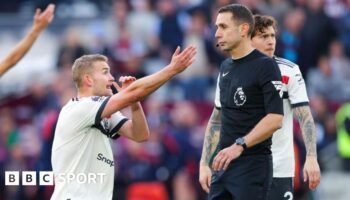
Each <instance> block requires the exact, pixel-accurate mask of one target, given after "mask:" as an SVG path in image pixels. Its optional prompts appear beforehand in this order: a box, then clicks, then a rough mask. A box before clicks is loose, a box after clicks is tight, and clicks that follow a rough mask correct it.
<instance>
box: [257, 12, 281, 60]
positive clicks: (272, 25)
mask: <svg viewBox="0 0 350 200" xmlns="http://www.w3.org/2000/svg"><path fill="white" fill-rule="evenodd" d="M254 20H255V25H254V30H253V33H252V36H251V38H252V45H253V47H254V48H256V49H258V50H259V51H261V52H262V53H264V54H266V55H268V56H269V57H272V56H273V55H274V53H275V48H276V29H277V22H276V20H275V19H274V18H273V17H271V16H267V15H254Z"/></svg>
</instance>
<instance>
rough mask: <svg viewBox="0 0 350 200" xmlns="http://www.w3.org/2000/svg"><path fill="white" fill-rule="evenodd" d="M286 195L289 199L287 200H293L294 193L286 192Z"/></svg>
mask: <svg viewBox="0 0 350 200" xmlns="http://www.w3.org/2000/svg"><path fill="white" fill-rule="evenodd" d="M284 197H287V198H288V199H286V200H293V193H291V192H290V191H288V192H286V193H284Z"/></svg>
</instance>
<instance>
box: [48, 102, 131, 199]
mask: <svg viewBox="0 0 350 200" xmlns="http://www.w3.org/2000/svg"><path fill="white" fill-rule="evenodd" d="M108 100H109V97H97V96H96V97H84V98H74V99H72V100H71V101H69V102H68V103H67V104H66V105H65V106H64V107H63V108H62V110H61V112H60V115H59V118H58V122H57V126H56V130H55V136H54V141H53V146H52V158H51V162H52V168H53V173H54V177H55V179H54V180H55V190H54V193H53V195H52V197H51V199H52V200H56V199H57V200H61V199H64V200H66V199H72V200H73V199H74V200H75V199H84V200H89V199H91V200H96V199H106V200H108V199H112V194H113V185H114V165H115V163H114V159H113V152H112V148H111V137H112V138H114V137H118V136H119V135H118V134H116V133H117V132H118V130H119V129H120V127H121V126H122V125H123V124H124V123H125V122H126V121H127V118H126V117H124V116H123V115H122V114H121V113H120V112H116V113H114V114H113V115H112V116H111V117H109V118H104V119H101V114H102V111H103V109H104V107H105V106H106V104H107V102H108Z"/></svg>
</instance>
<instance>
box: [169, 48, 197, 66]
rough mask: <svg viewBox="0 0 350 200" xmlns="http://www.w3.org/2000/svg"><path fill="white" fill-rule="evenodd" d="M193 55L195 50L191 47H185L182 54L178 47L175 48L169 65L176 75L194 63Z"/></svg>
mask: <svg viewBox="0 0 350 200" xmlns="http://www.w3.org/2000/svg"><path fill="white" fill-rule="evenodd" d="M195 55H196V48H195V47H193V46H189V47H186V48H185V49H184V50H183V51H182V52H180V47H177V48H176V50H175V52H174V54H173V56H172V58H171V62H170V65H171V66H172V67H173V68H174V70H175V71H176V73H180V72H182V71H183V70H185V69H186V68H187V67H188V66H190V65H191V64H192V63H193V62H194V59H195V58H194V56H195Z"/></svg>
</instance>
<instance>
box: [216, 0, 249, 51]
mask: <svg viewBox="0 0 350 200" xmlns="http://www.w3.org/2000/svg"><path fill="white" fill-rule="evenodd" d="M215 25H216V27H217V30H216V32H215V37H216V39H217V42H218V46H219V47H220V48H221V50H222V51H225V52H231V51H232V50H234V49H236V48H237V47H238V46H239V45H240V44H241V42H243V41H244V40H250V35H251V33H252V31H253V27H254V18H253V14H252V12H251V11H250V10H249V9H248V8H247V7H246V6H244V5H241V4H230V5H227V6H224V7H222V8H220V9H219V11H218V15H217V18H216V22H215Z"/></svg>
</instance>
